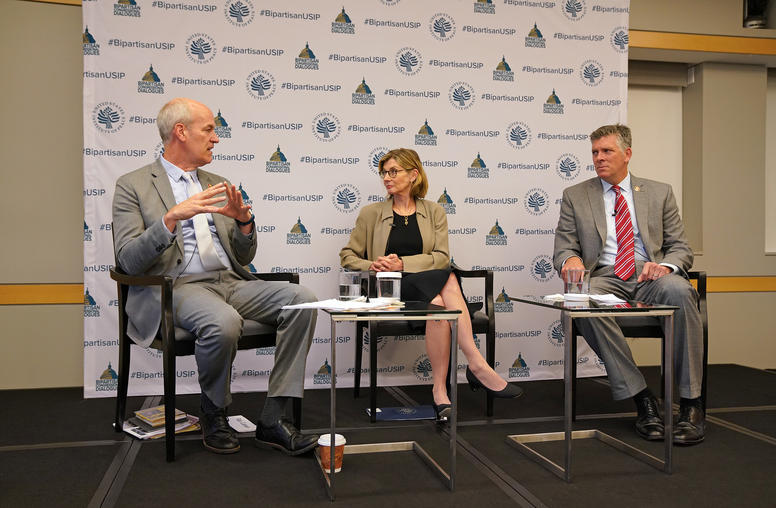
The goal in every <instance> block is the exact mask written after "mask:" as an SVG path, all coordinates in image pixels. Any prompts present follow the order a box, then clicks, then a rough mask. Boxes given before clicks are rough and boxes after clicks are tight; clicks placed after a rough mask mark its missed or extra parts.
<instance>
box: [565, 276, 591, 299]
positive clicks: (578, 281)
mask: <svg viewBox="0 0 776 508" xmlns="http://www.w3.org/2000/svg"><path fill="white" fill-rule="evenodd" d="M563 294H564V295H572V296H574V295H577V296H579V297H582V296H587V295H588V294H590V270H568V271H566V273H565V275H564V276H563Z"/></svg>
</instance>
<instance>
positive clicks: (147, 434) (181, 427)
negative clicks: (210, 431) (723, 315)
mask: <svg viewBox="0 0 776 508" xmlns="http://www.w3.org/2000/svg"><path fill="white" fill-rule="evenodd" d="M199 429H200V426H199V418H197V417H196V416H194V415H187V414H184V417H183V419H182V420H179V421H177V422H175V433H176V434H182V433H184V432H192V431H195V430H199ZM123 430H124V432H126V433H127V434H129V435H130V436H134V437H136V438H138V439H157V438H160V437H164V435H165V431H164V425H162V426H160V427H151V426H150V425H148V424H147V423H145V422H143V421H142V420H139V419H138V418H134V417H133V418H129V419H127V420H125V421H124V428H123Z"/></svg>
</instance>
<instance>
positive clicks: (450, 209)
mask: <svg viewBox="0 0 776 508" xmlns="http://www.w3.org/2000/svg"><path fill="white" fill-rule="evenodd" d="M437 203H439V204H440V205H441V206H442V208H444V209H445V213H446V214H447V215H455V203H454V202H453V198H451V197H450V194H448V193H447V187H445V190H444V191H442V194H441V195H440V196H439V199H437Z"/></svg>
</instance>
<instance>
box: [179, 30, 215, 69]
mask: <svg viewBox="0 0 776 508" xmlns="http://www.w3.org/2000/svg"><path fill="white" fill-rule="evenodd" d="M216 53H217V51H216V41H215V40H213V38H212V37H210V36H209V35H208V34H204V33H196V34H194V35H192V36H190V37H189V38H188V39H186V56H188V57H189V60H191V61H192V62H194V63H198V64H206V63H210V62H211V61H212V60H213V58H215V56H216Z"/></svg>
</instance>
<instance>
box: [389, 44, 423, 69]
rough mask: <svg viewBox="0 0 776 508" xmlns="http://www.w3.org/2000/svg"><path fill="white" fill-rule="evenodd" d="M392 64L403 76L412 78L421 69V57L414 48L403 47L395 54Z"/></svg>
mask: <svg viewBox="0 0 776 508" xmlns="http://www.w3.org/2000/svg"><path fill="white" fill-rule="evenodd" d="M394 64H395V65H396V68H397V69H398V70H399V72H400V73H402V74H404V75H405V76H414V75H416V74H417V73H419V72H420V69H422V68H423V56H422V55H421V54H420V51H418V50H417V49H415V48H410V47H404V48H401V49H400V50H399V51H397V52H396V56H395V57H394Z"/></svg>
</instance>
